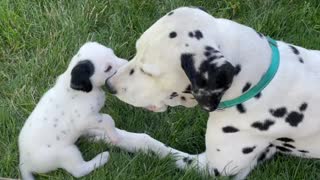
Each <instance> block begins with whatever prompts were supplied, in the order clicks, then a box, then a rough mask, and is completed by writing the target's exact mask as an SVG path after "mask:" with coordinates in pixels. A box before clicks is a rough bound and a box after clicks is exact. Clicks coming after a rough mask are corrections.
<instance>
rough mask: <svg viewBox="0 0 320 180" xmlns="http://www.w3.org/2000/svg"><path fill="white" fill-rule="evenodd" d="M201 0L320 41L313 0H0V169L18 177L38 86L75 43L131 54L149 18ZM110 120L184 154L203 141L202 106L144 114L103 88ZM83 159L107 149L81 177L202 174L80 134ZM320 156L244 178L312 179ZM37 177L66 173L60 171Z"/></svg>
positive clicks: (62, 64)
mask: <svg viewBox="0 0 320 180" xmlns="http://www.w3.org/2000/svg"><path fill="white" fill-rule="evenodd" d="M191 5H192V6H202V7H205V8H206V9H207V10H208V12H209V13H211V14H212V15H214V16H216V17H224V18H229V19H233V20H235V21H238V22H241V23H243V24H246V25H248V26H251V27H253V28H255V29H256V30H257V31H260V32H262V33H264V34H266V35H270V36H272V37H273V38H275V39H280V40H284V41H287V42H290V43H294V44H298V45H301V46H304V47H307V48H313V49H320V5H319V0H309V1H301V0H277V1H274V0H230V1H227V0H210V1H209V0H208V1H205V0H203V1H200V0H189V1H187V2H186V1H184V0H165V1H159V0H130V1H127V0H79V1H78V0H69V1H63V0H56V1H42V0H19V1H12V0H0V176H2V177H11V178H18V177H19V171H18V166H17V165H18V148H17V137H18V134H19V130H20V128H21V127H22V125H23V123H24V120H25V119H26V118H27V117H28V115H29V114H30V112H31V111H32V109H33V108H34V107H35V105H36V103H37V102H38V100H39V98H40V97H41V96H42V94H43V93H44V92H45V91H46V90H48V89H49V88H50V86H52V85H53V83H54V81H55V78H56V77H57V76H58V75H59V74H60V73H62V72H63V71H64V70H65V69H66V67H67V65H68V62H69V60H70V58H71V57H72V55H73V54H74V53H75V52H76V51H77V49H78V48H79V47H80V45H81V44H83V43H84V42H86V41H88V40H95V41H99V42H101V43H103V44H105V45H107V46H109V47H111V48H113V49H114V50H115V52H116V54H117V55H118V56H120V57H124V58H128V59H130V58H131V57H133V56H134V53H135V48H134V47H135V41H136V40H137V39H138V37H139V36H140V35H141V34H142V33H143V32H144V31H145V30H146V29H147V28H148V27H149V26H150V25H151V24H152V23H153V22H155V21H156V20H157V19H158V18H160V17H161V16H163V15H164V14H165V13H166V12H168V11H170V10H172V9H174V8H176V7H179V6H191ZM106 103H107V104H108V108H104V109H103V112H106V113H109V114H111V115H112V116H113V117H114V119H115V120H116V125H117V126H118V127H119V128H122V129H125V130H128V131H133V132H146V133H148V134H150V135H151V136H153V137H154V138H156V139H158V140H160V141H162V142H164V143H166V144H168V145H170V146H172V147H174V148H177V149H180V150H183V151H185V152H189V153H200V152H202V151H203V150H204V149H205V144H204V132H205V128H206V120H207V114H206V113H204V112H203V111H201V110H200V109H198V108H195V109H185V108H181V107H177V108H172V109H170V110H169V111H167V112H166V113H151V112H147V111H145V110H142V109H138V108H134V107H132V106H129V105H126V104H124V103H122V102H120V101H119V100H117V99H116V98H114V97H111V96H108V98H107V101H106ZM78 144H79V146H80V149H81V151H82V152H83V155H84V157H85V159H90V158H92V157H94V155H96V154H97V153H99V152H102V151H103V150H106V149H109V150H110V152H111V160H110V161H109V162H108V163H107V164H106V165H105V166H104V167H103V168H100V169H98V170H96V171H95V172H93V173H91V174H90V175H88V176H86V177H84V178H83V179H125V180H127V179H146V180H149V179H210V178H209V177H207V176H201V175H199V174H198V173H196V172H195V171H193V170H187V171H180V170H178V169H176V168H175V166H174V162H173V160H172V159H171V158H170V157H168V158H165V159H161V160H160V159H158V158H157V157H155V156H146V155H143V154H141V153H136V154H130V153H127V152H125V151H123V150H121V149H118V148H115V147H110V146H108V145H105V144H103V143H90V142H86V141H85V140H81V141H80V142H79V143H78ZM319 169H320V162H319V161H318V160H306V159H299V158H294V157H287V156H279V155H278V156H276V157H275V158H274V159H273V160H271V161H269V162H267V163H265V164H263V165H261V166H259V167H258V168H256V169H255V170H254V171H253V172H252V174H251V175H250V176H249V179H252V180H253V179H266V180H267V179H279V180H280V179H281V180H282V179H288V180H289V179H290V180H291V179H320V172H319ZM37 177H38V179H72V177H71V176H70V175H69V174H68V173H66V172H65V171H62V170H59V171H55V172H52V173H49V174H41V175H38V176H37Z"/></svg>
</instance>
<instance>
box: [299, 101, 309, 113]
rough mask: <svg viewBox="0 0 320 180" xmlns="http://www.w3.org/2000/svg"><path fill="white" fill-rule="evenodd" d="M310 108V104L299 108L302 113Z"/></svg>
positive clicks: (304, 104)
mask: <svg viewBox="0 0 320 180" xmlns="http://www.w3.org/2000/svg"><path fill="white" fill-rule="evenodd" d="M307 108H308V104H307V103H303V104H301V106H300V107H299V109H300V111H301V112H303V111H305V110H306V109H307Z"/></svg>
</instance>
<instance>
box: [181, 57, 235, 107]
mask: <svg viewBox="0 0 320 180" xmlns="http://www.w3.org/2000/svg"><path fill="white" fill-rule="evenodd" d="M195 60H196V59H195V55H194V54H187V53H186V54H182V55H181V66H182V69H183V70H184V72H185V73H186V75H187V77H188V79H189V80H190V82H191V86H192V94H193V96H194V97H195V99H196V100H197V101H198V103H199V105H200V106H201V107H202V108H203V109H205V110H207V111H209V112H211V111H214V110H216V109H217V108H218V106H219V103H220V101H221V98H222V96H223V94H224V93H225V91H226V90H227V89H228V88H229V87H230V86H231V83H232V80H233V77H234V75H235V68H234V67H233V66H232V65H231V64H230V63H229V62H228V61H226V60H225V58H224V57H223V56H220V57H216V59H213V58H211V59H206V60H203V61H201V62H200V63H198V62H197V63H196V62H195ZM195 64H199V65H198V67H196V65H195Z"/></svg>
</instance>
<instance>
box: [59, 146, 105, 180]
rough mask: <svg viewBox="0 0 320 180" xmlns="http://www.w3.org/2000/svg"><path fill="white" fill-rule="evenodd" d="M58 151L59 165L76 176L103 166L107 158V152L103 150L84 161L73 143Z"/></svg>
mask: <svg viewBox="0 0 320 180" xmlns="http://www.w3.org/2000/svg"><path fill="white" fill-rule="evenodd" d="M60 153H61V154H60V156H59V159H60V163H61V167H62V168H63V169H65V170H66V171H68V172H69V173H71V174H72V175H73V176H74V177H77V178H79V177H82V176H85V175H87V174H89V173H90V172H91V171H93V170H94V169H96V168H99V167H101V166H103V165H104V164H105V163H107V162H108V159H109V153H108V152H103V153H100V154H98V155H97V156H96V157H94V158H93V159H92V160H90V161H88V162H86V161H84V160H83V158H82V155H81V153H80V151H79V149H78V148H77V147H76V146H75V145H71V146H69V147H66V148H65V149H63V150H62V151H61V152H60Z"/></svg>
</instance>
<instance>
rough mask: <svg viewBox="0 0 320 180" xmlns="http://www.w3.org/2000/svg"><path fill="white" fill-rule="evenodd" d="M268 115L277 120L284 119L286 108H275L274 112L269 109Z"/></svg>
mask: <svg viewBox="0 0 320 180" xmlns="http://www.w3.org/2000/svg"><path fill="white" fill-rule="evenodd" d="M270 113H271V114H272V116H274V117H277V118H280V117H284V116H285V115H286V114H287V108H285V107H281V108H277V109H275V110H273V109H270Z"/></svg>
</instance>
